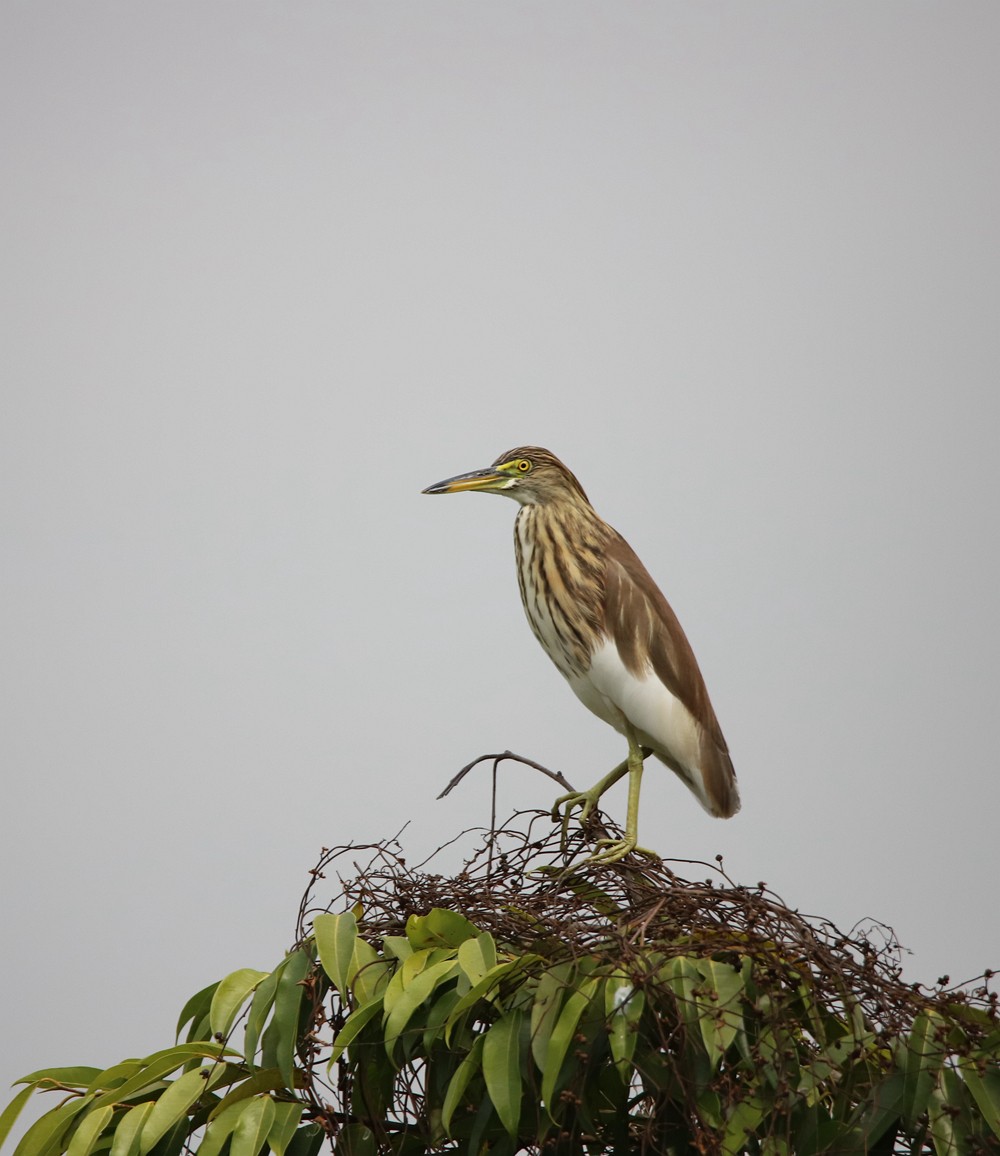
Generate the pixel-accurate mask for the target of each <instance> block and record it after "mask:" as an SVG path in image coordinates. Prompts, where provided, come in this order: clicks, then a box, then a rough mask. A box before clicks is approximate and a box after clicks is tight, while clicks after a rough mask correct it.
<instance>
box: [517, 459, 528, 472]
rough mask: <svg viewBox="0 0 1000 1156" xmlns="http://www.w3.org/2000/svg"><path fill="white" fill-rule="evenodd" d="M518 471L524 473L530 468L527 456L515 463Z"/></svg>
mask: <svg viewBox="0 0 1000 1156" xmlns="http://www.w3.org/2000/svg"><path fill="white" fill-rule="evenodd" d="M517 469H518V473H521V474H526V473H527V472H528V470H530V469H531V462H529V461H528V459H527V458H521V459H520V460H519V461H518V463H517Z"/></svg>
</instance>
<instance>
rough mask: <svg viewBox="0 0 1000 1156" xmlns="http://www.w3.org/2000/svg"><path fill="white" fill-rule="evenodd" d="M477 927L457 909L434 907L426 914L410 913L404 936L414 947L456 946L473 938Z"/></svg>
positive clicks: (477, 930) (477, 933)
mask: <svg viewBox="0 0 1000 1156" xmlns="http://www.w3.org/2000/svg"><path fill="white" fill-rule="evenodd" d="M478 935H479V928H478V927H476V926H474V925H473V924H471V923H470V922H469V921H468V919H466V918H465V916H464V915H459V914H458V912H457V911H448V910H447V909H446V908H444V907H435V908H433V909H432V910H431V911H429V912H428V913H427V914H426V915H411V916H410V918H409V919H407V921H406V938H407V939H408V940H409V941H410V943H411V944H412V946H413V947H414V949H419V948H422V947H458V946H459V945H460V944H462V943H464V942H465V941H466V940H467V939H475V938H476V937H477V936H478Z"/></svg>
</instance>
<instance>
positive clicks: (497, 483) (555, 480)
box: [422, 446, 589, 506]
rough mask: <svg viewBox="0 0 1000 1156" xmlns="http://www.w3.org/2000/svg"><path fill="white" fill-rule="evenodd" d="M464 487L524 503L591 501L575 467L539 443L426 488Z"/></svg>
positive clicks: (442, 490) (437, 491)
mask: <svg viewBox="0 0 1000 1156" xmlns="http://www.w3.org/2000/svg"><path fill="white" fill-rule="evenodd" d="M461 490H480V491H484V492H486V493H488V494H504V495H505V496H506V497H508V498H513V499H514V501H515V502H519V503H520V504H521V505H522V506H536V505H537V506H544V505H550V504H552V503H554V502H574V503H579V502H581V501H583V502H585V503H587V495H586V494H585V493H584V492H583V487H582V486H581V485H580V483H579V482H578V481H577V480H576V478H575V477H574V476H573V474H572V473H571V471H570V470H568V469H567V468H566V467H565V466H564V465H563V464H562V462H561V461H560V460H559V459H558V458H557V457H556V456H555V454H551V453H549V451H548V450H543V449H540V448H539V447H538V446H519V447H518V448H517V449H514V450H508V451H507V453H505V454H501V455H500V456H499V457H498V458H497V460H496V461H495V462H494V463H493V465H491V466H489V467H488V468H487V469H485V470H471V471H470V472H469V473H467V474H458V475H456V476H455V477H454V478H446V479H445V480H444V481H443V482H437V483H435V484H434V485H433V486H428V487H427V489H426V490H423V491H422V492H423V493H425V494H457V493H459V491H461ZM587 504H588V505H589V503H587Z"/></svg>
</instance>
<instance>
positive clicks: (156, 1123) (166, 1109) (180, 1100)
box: [139, 1064, 225, 1154]
mask: <svg viewBox="0 0 1000 1156" xmlns="http://www.w3.org/2000/svg"><path fill="white" fill-rule="evenodd" d="M224 1071H225V1069H224V1068H223V1066H222V1065H221V1064H219V1065H217V1066H216V1067H215V1069H212V1068H194V1069H193V1070H192V1071H190V1072H185V1073H184V1074H183V1075H182V1076H178V1077H177V1079H176V1080H174V1081H173V1082H172V1083H171V1084H170V1086H169V1087H168V1088H167V1089H166V1091H165V1092H164V1093H163V1095H162V1096H160V1098H159V1099H158V1100H157V1101H156V1104H155V1106H154V1107H153V1110H152V1112H150V1113H149V1119H148V1120H147V1121H146V1122H145V1124H143V1126H142V1132H141V1133H140V1136H139V1151H140V1153H143V1154H145V1153H146V1152H148V1151H149V1150H150V1149H151V1148H152V1147H154V1145H155V1144H156V1143H157V1141H159V1140H160V1139H162V1137H164V1136H165V1135H166V1134H167V1132H169V1131H170V1129H171V1128H172V1127H173V1126H174V1125H175V1124H176V1123H177V1121H178V1120H181V1119H183V1118H184V1117H185V1116H186V1115H187V1114H188V1110H189V1109H190V1108H191V1106H192V1105H193V1104H194V1103H195V1102H196V1101H197V1100H199V1099H201V1097H202V1096H203V1095H204V1094H205V1092H206V1091H207V1090H208V1089H209V1088H210V1087H211V1086H212V1084H214V1083H216V1082H217V1081H218V1079H219V1078H220V1077H221V1076H222V1073H223V1072H224Z"/></svg>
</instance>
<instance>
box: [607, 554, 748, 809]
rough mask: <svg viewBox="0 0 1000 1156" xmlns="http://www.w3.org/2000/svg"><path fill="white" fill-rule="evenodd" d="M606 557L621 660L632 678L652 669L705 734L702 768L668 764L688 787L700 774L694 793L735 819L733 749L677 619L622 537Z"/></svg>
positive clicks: (610, 614) (611, 625)
mask: <svg viewBox="0 0 1000 1156" xmlns="http://www.w3.org/2000/svg"><path fill="white" fill-rule="evenodd" d="M606 558H607V569H606V573H605V626H606V628H607V630H608V632H609V634H610V635H611V637H612V639H613V640H614V643H615V646H616V647H617V650H618V654H619V657H620V658H621V660H622V662H623V663H624V664H625V667H626V669H627V670H628V671H629V672H630V673H631V674H635V675H638V676H641V675H643V674H645V673H646V672H648V671H649V670H650V669H652V671H653V673H654V674H655V675H656V677H657V678H658V679H659V680H660V681H661V682H662V683H663V685H664V686H665V687H666V688H667V690H669V691H670V693H671V694H672V695H674V697H675V698H677V699H679V700H680V701H681V702H682V703H683V704H684V706H686V707H687V709H688V710H689V711H690V712H691V715H692V716H693V718H694V719H695V721H696V722H697V723H698V726H699V728H700V731H701V742H700V743H699V759H698V766H697V767H696V768H694V767H691V768H680V767H678V766H675V765H673V763H672V762H668V765H670V766H671V767H672V769H673V770H675V771H676V772H677V773H678V774H679V775H680V776H681V778H683V779H684V780H685V781H686V782H688V784H689V785H692V784H691V773H692V772H697V773H699V774H700V777H701V779H702V785H703V787H704V791H702V790H699V788H698V786H697V785H692V789H694V790H695V793H696V794H697V795H698V796H699V798H701V799H702V801H703V803H704V804H705V806H706V807H707V808H708V810H710V811H711V812H712V814H714V815H720V816H729V815H732V814H735V813H736V811H737V810H738V809H739V805H740V804H739V793H738V790H737V787H736V775H735V772H734V770H733V764H732V761H731V760H730V758H729V748H728V747H727V745H726V740H725V738H724V736H723V734H722V728H721V727H720V726H719V720H718V719H717V718H716V716H715V711H714V710H713V709H712V703H711V700H710V699H709V697H708V690H707V688H706V686H705V680H704V679H703V678H702V675H701V671H700V670H699V668H698V662H697V660H696V659H695V656H694V651H693V650H692V649H691V644H690V643H689V642H688V640H687V636H686V635H685V633H684V631H683V629H682V628H681V624H680V623H679V622H678V621H677V615H676V614H674V612H673V610H672V609H671V607H670V603H669V602H667V600H666V598H665V597H664V596H663V593H662V592H661V590H660V588H659V587H658V586H657V585H656V583H655V582H654V581H653V579H652V578H651V577H650V575H649V572H648V571H647V569H646V567H645V566H643V564H642V562H641V561H640V560H639V558H638V556H637V555H636V553H635V551H634V550H633V549H632V547H631V546H630V545H629V544H628V542H626V541H625V539H624V538H623V537H622V536H621V535H620V534H618V533H615V534H614V536H613V537H612V538H611V540H610V541H609V542H608V544H607V546H606ZM657 753H660V752H657ZM661 757H663V756H662V755H661ZM665 761H666V760H665Z"/></svg>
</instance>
